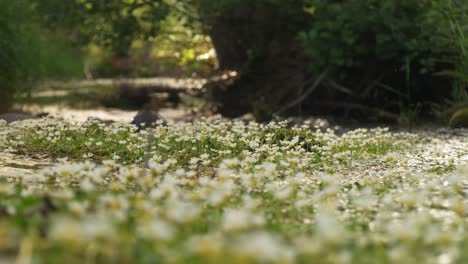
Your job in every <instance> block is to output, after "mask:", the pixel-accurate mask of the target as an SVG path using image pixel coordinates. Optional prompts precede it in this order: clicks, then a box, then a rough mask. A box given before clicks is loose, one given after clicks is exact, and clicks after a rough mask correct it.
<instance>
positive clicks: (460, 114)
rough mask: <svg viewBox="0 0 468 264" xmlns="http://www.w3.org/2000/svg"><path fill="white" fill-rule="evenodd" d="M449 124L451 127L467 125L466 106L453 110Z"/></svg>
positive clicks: (467, 113)
mask: <svg viewBox="0 0 468 264" xmlns="http://www.w3.org/2000/svg"><path fill="white" fill-rule="evenodd" d="M449 125H450V127H452V128H457V127H458V128H459V127H468V107H463V108H460V109H458V110H457V111H455V112H454V113H453V115H452V117H451V118H450V121H449Z"/></svg>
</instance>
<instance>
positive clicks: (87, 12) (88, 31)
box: [36, 0, 169, 56]
mask: <svg viewBox="0 0 468 264" xmlns="http://www.w3.org/2000/svg"><path fill="white" fill-rule="evenodd" d="M36 2H37V10H38V11H39V13H41V14H44V16H45V17H44V22H45V23H47V24H48V25H49V26H50V27H51V28H54V29H56V28H57V27H59V28H62V29H64V30H66V31H68V32H70V33H73V34H71V37H72V38H73V39H74V40H75V41H76V42H78V43H81V44H88V43H90V42H93V43H96V44H98V45H101V46H105V47H109V48H110V49H111V50H112V52H113V53H114V54H116V55H119V56H126V55H127V54H128V50H129V49H130V47H131V45H132V42H133V40H135V39H147V38H149V37H151V36H155V35H156V34H157V33H158V31H159V21H160V20H162V19H164V17H166V15H167V14H168V12H169V9H168V6H167V5H166V4H165V3H164V1H161V0H158V1H153V0H129V1H126V0H112V1H94V0H72V1H60V0H59V1H50V0H36Z"/></svg>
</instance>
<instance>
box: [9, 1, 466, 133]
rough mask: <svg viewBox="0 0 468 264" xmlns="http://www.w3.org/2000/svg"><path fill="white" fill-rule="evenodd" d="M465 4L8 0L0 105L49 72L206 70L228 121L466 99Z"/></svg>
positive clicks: (435, 110)
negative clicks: (222, 78) (225, 78)
mask: <svg viewBox="0 0 468 264" xmlns="http://www.w3.org/2000/svg"><path fill="white" fill-rule="evenodd" d="M467 8H468V0H444V1H442V0H440V1H435V0H421V1H399V0H356V1H338V0H297V1H279V0H258V1H251V0H187V1H180V0H107V1H95V0H66V1H63V0H15V1H7V0H0V112H7V111H10V110H11V107H12V106H13V104H14V102H15V100H18V98H21V97H24V96H27V94H28V93H29V92H31V91H32V89H34V88H35V87H37V86H38V83H43V82H47V81H50V80H71V79H74V80H80V79H99V78H114V79H115V78H122V77H125V78H142V77H162V76H163V77H174V78H186V77H201V78H210V77H213V76H218V75H220V74H223V73H225V72H226V71H235V72H236V73H237V75H236V78H230V80H229V82H227V81H226V82H219V81H217V82H209V85H207V87H206V90H207V93H206V100H209V101H211V102H213V105H214V106H215V107H213V111H216V112H219V113H221V114H223V115H225V116H228V117H235V116H240V115H243V114H245V113H248V112H251V113H253V114H254V115H255V117H256V118H257V119H258V120H268V119H271V118H273V117H274V116H276V115H285V116H291V115H311V114H313V115H316V114H317V115H332V116H340V117H345V118H347V117H352V118H356V119H358V120H370V121H372V120H374V121H375V120H384V121H391V122H398V123H400V124H412V123H415V122H416V123H417V122H420V121H421V120H423V121H424V120H434V119H443V120H446V121H448V120H449V119H450V115H451V114H452V113H454V112H456V111H457V110H459V109H462V108H464V107H466V106H467V101H468V92H467V82H468V54H467V48H468V40H467V39H466V34H467V33H468V32H467V31H468V12H467V11H468V10H467Z"/></svg>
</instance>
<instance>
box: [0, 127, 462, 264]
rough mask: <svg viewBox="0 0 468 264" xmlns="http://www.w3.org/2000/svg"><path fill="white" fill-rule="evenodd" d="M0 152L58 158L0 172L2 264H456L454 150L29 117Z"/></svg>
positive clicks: (458, 228) (406, 140)
mask: <svg viewBox="0 0 468 264" xmlns="http://www.w3.org/2000/svg"><path fill="white" fill-rule="evenodd" d="M149 134H151V135H153V136H151V137H149V136H148V135H149ZM148 139H151V140H150V142H148ZM443 143H444V144H445V145H443ZM447 146H448V147H447ZM0 149H1V151H3V152H10V153H17V154H18V155H20V154H23V155H33V156H34V155H36V156H43V157H45V156H47V157H49V158H53V159H56V160H57V165H55V166H52V167H46V168H43V169H42V170H39V171H37V172H34V173H29V174H25V175H17V176H14V177H13V176H10V177H2V175H0V262H1V260H2V258H4V259H7V260H13V261H18V262H20V263H397V262H398V263H441V264H445V263H467V262H468V253H467V252H468V232H467V230H465V229H466V227H468V225H467V216H468V210H467V209H468V207H467V206H468V204H467V202H468V198H467V195H468V189H467V188H468V165H467V164H468V139H466V138H446V137H444V136H442V135H439V136H437V135H435V134H426V135H416V134H411V133H392V132H390V131H388V130H387V129H381V128H376V129H370V130H367V129H358V130H353V131H350V132H347V133H344V134H342V135H337V134H336V133H335V132H334V131H332V130H323V129H318V128H311V127H310V126H309V125H308V124H304V125H303V126H294V127H288V126H287V123H286V122H283V123H270V124H267V125H263V124H258V123H249V124H244V123H242V122H225V121H215V122H203V121H201V122H197V123H194V124H170V125H168V126H163V125H159V126H157V127H156V128H154V129H148V130H145V131H143V132H141V133H137V132H136V131H135V128H134V127H131V126H129V125H126V124H121V123H114V124H110V125H104V124H101V123H99V122H98V121H88V122H85V123H74V122H67V121H64V120H59V119H41V120H36V121H23V122H17V123H13V124H11V125H6V124H5V123H0ZM0 155H1V153H0ZM145 160H147V162H145ZM145 163H146V165H145ZM21 261H22V262H21Z"/></svg>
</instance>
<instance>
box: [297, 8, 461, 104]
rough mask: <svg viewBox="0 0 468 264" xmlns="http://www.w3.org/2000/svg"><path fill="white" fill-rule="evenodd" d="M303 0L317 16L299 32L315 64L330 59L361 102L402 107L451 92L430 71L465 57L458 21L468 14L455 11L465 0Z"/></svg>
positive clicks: (328, 62) (322, 64) (329, 63)
mask: <svg viewBox="0 0 468 264" xmlns="http://www.w3.org/2000/svg"><path fill="white" fill-rule="evenodd" d="M306 3H307V5H306V7H307V8H306V11H307V12H309V13H311V14H312V15H313V17H314V19H313V23H312V24H311V27H310V29H309V30H307V31H304V32H303V33H301V35H300V39H301V40H302V43H303V45H304V49H305V52H306V53H307V54H308V55H309V56H310V57H311V62H312V63H313V65H312V67H313V68H314V69H315V70H316V71H322V70H323V69H324V68H325V67H330V66H331V67H332V68H333V69H334V70H335V71H334V74H333V76H332V78H334V79H335V80H337V81H338V82H340V83H341V84H342V85H343V86H345V87H349V88H351V90H352V92H353V97H354V98H355V99H356V98H358V101H360V102H364V103H365V104H367V105H372V104H375V105H377V106H379V107H383V108H387V109H394V110H402V109H405V108H407V107H408V106H412V105H415V104H416V103H417V102H420V101H425V100H428V101H440V100H441V99H442V98H447V97H449V96H450V95H451V94H450V91H448V89H447V88H446V87H444V86H447V85H450V81H449V80H448V78H446V77H441V76H435V75H434V74H435V73H438V72H440V71H442V70H454V69H457V67H459V65H461V64H462V63H461V61H460V58H463V56H464V49H465V44H463V43H461V42H460V41H461V40H462V38H463V39H464V37H463V33H462V32H463V30H462V27H461V26H460V25H464V24H466V23H468V19H467V18H466V16H461V15H460V14H461V13H462V12H463V11H462V10H465V9H466V6H467V5H466V4H467V1H465V0H455V1H432V0H423V1H395V0H384V1H382V0H358V1H334V0H307V1H306ZM455 4H457V6H459V7H462V9H459V8H458V7H454V6H452V5H455ZM455 19H456V20H455ZM455 21H456V22H457V24H454V22H455ZM463 61H466V59H464V60H463ZM452 77H453V76H452ZM339 95H341V96H343V94H339ZM335 96H336V95H335Z"/></svg>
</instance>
